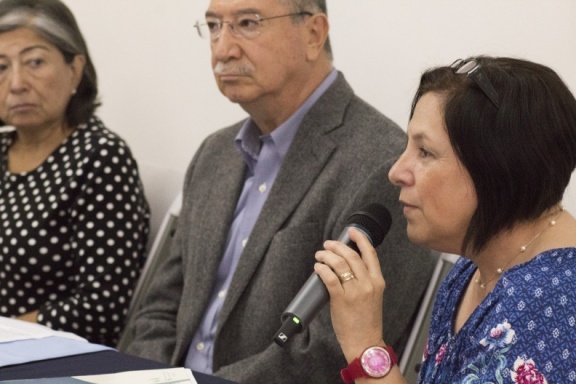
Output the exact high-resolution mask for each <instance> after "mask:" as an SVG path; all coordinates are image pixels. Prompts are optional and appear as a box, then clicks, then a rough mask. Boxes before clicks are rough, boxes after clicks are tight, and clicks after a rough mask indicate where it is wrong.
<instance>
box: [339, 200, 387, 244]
mask: <svg viewBox="0 0 576 384" xmlns="http://www.w3.org/2000/svg"><path fill="white" fill-rule="evenodd" d="M350 224H356V225H359V226H361V227H363V228H364V229H366V232H367V234H368V235H369V236H368V237H369V238H370V240H372V245H373V246H374V247H377V246H379V245H380V243H382V240H384V237H386V235H387V234H388V231H389V230H390V227H391V226H392V216H391V215H390V212H389V211H388V209H386V207H385V206H383V205H382V204H378V203H370V204H366V205H365V206H363V207H362V208H361V209H360V210H359V211H358V212H354V213H353V214H352V216H350V218H349V219H348V225H350Z"/></svg>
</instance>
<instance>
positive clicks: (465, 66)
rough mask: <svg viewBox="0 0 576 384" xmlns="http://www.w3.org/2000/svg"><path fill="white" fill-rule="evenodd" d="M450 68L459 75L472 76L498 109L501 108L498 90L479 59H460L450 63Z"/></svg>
mask: <svg viewBox="0 0 576 384" xmlns="http://www.w3.org/2000/svg"><path fill="white" fill-rule="evenodd" d="M450 68H452V70H453V71H454V73H455V74H457V75H466V76H467V77H469V78H471V79H472V80H473V81H474V82H475V83H476V84H477V85H478V86H479V87H480V89H481V90H482V92H484V94H485V95H486V96H487V97H488V98H489V99H490V101H491V102H492V104H494V106H495V107H496V109H500V98H499V97H498V92H496V89H495V88H494V86H493V85H492V82H490V79H489V78H488V76H486V73H485V72H484V70H483V69H482V65H481V64H480V63H479V62H478V60H477V59H475V58H471V59H468V60H463V59H458V60H456V61H454V62H453V63H452V64H450Z"/></svg>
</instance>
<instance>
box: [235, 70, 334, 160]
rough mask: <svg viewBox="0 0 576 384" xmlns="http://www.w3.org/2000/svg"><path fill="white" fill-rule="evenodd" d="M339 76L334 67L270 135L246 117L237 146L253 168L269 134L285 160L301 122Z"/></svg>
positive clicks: (237, 136)
mask: <svg viewBox="0 0 576 384" xmlns="http://www.w3.org/2000/svg"><path fill="white" fill-rule="evenodd" d="M337 77H338V71H337V70H336V69H332V71H331V72H330V74H329V75H328V76H326V78H325V79H324V81H322V83H321V84H320V85H319V86H318V88H316V89H315V90H314V92H312V94H311V95H310V96H309V97H308V99H306V101H305V102H304V103H303V104H302V105H301V106H300V108H298V109H297V110H296V112H294V113H293V114H292V115H291V116H290V117H289V118H288V119H287V120H286V121H285V122H283V123H282V124H280V125H279V126H278V127H277V128H276V129H274V131H272V133H270V134H268V135H263V134H262V132H261V131H260V129H259V128H258V126H257V125H256V124H255V123H254V121H253V120H252V119H250V118H248V119H246V121H245V122H244V124H243V125H242V127H241V128H240V131H239V132H238V134H237V135H236V139H235V142H236V147H237V148H238V150H239V151H240V153H241V154H242V155H243V157H244V160H245V161H246V163H247V164H248V166H249V167H250V168H251V169H252V166H253V164H254V163H255V162H257V161H258V154H259V153H260V148H261V147H262V139H263V138H265V137H266V136H269V137H270V138H271V139H272V142H273V143H274V145H275V146H276V148H277V151H278V154H279V155H280V158H281V159H282V160H284V157H285V156H286V154H287V153H288V149H290V145H291V144H292V140H293V139H294V136H295V135H296V132H297V131H298V127H299V126H300V123H301V122H302V120H303V119H304V116H306V114H307V113H308V111H310V109H311V108H312V106H314V104H316V102H317V101H318V99H320V97H321V96H322V95H323V94H324V92H326V90H328V88H329V87H330V86H331V85H332V83H334V81H335V80H336V78H337Z"/></svg>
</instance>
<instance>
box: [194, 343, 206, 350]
mask: <svg viewBox="0 0 576 384" xmlns="http://www.w3.org/2000/svg"><path fill="white" fill-rule="evenodd" d="M196 349H197V350H199V351H201V350H203V349H204V343H198V344H196Z"/></svg>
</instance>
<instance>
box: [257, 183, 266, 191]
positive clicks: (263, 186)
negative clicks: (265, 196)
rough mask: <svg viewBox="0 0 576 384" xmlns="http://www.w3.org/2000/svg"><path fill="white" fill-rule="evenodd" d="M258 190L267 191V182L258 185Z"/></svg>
mask: <svg viewBox="0 0 576 384" xmlns="http://www.w3.org/2000/svg"><path fill="white" fill-rule="evenodd" d="M258 190H259V191H260V193H264V192H266V183H262V184H260V186H259V187H258Z"/></svg>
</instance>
